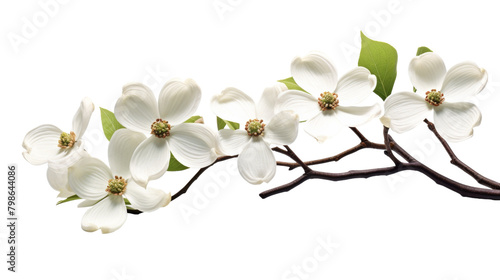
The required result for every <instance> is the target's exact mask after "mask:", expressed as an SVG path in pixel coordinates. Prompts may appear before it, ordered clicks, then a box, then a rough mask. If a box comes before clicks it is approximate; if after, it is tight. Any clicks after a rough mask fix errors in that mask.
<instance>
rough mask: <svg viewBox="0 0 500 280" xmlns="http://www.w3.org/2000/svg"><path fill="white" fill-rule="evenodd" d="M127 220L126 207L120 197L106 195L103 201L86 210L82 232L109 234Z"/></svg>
mask: <svg viewBox="0 0 500 280" xmlns="http://www.w3.org/2000/svg"><path fill="white" fill-rule="evenodd" d="M126 220H127V207H126V206H125V201H124V200H123V198H122V197H121V196H117V195H108V197H106V198H105V199H103V200H102V201H100V202H99V203H97V204H96V205H94V206H93V207H92V208H90V209H88V210H87V212H85V215H83V218H82V229H83V230H84V231H96V230H98V229H101V232H102V233H110V232H113V231H115V230H117V229H119V228H120V227H121V226H122V225H123V224H124V223H125V221H126Z"/></svg>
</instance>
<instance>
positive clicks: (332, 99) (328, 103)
mask: <svg viewBox="0 0 500 280" xmlns="http://www.w3.org/2000/svg"><path fill="white" fill-rule="evenodd" d="M338 97H339V96H338V95H337V94H336V93H331V92H329V91H325V92H323V93H322V94H321V95H320V97H319V98H318V105H319V107H320V108H321V111H325V110H333V109H335V108H337V106H339V98H338Z"/></svg>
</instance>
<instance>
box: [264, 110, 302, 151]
mask: <svg viewBox="0 0 500 280" xmlns="http://www.w3.org/2000/svg"><path fill="white" fill-rule="evenodd" d="M298 132H299V116H298V115H296V114H293V113H291V112H290V111H281V112H279V113H278V114H276V115H274V117H273V118H272V119H271V121H270V122H269V123H268V124H267V125H266V126H265V128H264V140H266V142H268V143H271V144H277V145H289V144H291V143H293V141H295V139H296V138H297V134H298Z"/></svg>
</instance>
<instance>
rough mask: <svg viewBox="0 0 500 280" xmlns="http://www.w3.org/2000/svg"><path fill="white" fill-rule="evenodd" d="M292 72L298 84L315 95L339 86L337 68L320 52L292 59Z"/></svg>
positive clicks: (331, 90)
mask: <svg viewBox="0 0 500 280" xmlns="http://www.w3.org/2000/svg"><path fill="white" fill-rule="evenodd" d="M291 72H292V76H293V79H294V80H295V82H297V84H298V85H299V86H300V87H301V88H303V89H304V90H306V91H307V92H309V93H311V94H313V95H319V94H320V93H323V92H325V91H329V92H333V91H334V90H335V88H336V87H337V81H338V76H337V70H336V69H335V67H334V66H333V64H332V63H331V62H330V60H329V59H328V58H327V57H325V56H324V55H323V54H320V53H309V54H307V55H305V56H302V57H300V56H298V57H296V58H295V59H294V60H293V61H292V66H291Z"/></svg>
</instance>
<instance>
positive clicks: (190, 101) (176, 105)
mask: <svg viewBox="0 0 500 280" xmlns="http://www.w3.org/2000/svg"><path fill="white" fill-rule="evenodd" d="M200 100H201V89H200V87H199V86H198V85H197V84H196V82H195V81H194V80H192V79H186V80H185V81H180V80H170V81H168V82H167V83H166V84H165V85H164V86H163V88H162V90H161V92H160V97H159V98H158V108H159V111H160V117H161V118H162V119H164V120H166V121H168V122H169V123H170V124H178V123H182V122H184V121H185V120H187V119H188V118H189V117H191V116H192V115H193V114H194V113H195V112H196V109H198V105H199V104H200Z"/></svg>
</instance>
